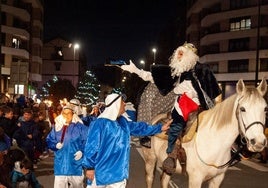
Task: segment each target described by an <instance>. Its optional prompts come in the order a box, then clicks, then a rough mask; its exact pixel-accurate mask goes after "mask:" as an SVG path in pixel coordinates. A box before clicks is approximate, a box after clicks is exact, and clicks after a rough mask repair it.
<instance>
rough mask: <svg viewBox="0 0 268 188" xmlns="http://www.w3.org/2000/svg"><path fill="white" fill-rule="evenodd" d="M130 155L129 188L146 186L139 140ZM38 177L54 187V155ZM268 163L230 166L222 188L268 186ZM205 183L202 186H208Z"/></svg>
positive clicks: (173, 185) (181, 186)
mask: <svg viewBox="0 0 268 188" xmlns="http://www.w3.org/2000/svg"><path fill="white" fill-rule="evenodd" d="M132 143H133V144H131V146H132V147H131V155H130V175H129V181H128V184H127V188H146V182H145V169H144V161H143V158H142V153H141V147H140V146H139V144H138V142H132ZM35 173H36V176H37V179H38V180H39V181H40V183H41V184H42V185H43V186H44V188H51V187H53V182H54V175H53V156H50V157H48V158H46V159H44V160H42V161H40V163H39V164H38V168H37V169H36V170H35ZM267 178H268V163H266V164H263V163H259V162H258V161H257V160H256V159H252V160H244V161H241V162H240V163H239V164H237V165H235V166H234V167H230V169H229V170H228V171H227V173H226V176H225V179H224V180H223V183H222V186H221V188H268V183H267ZM187 185H188V183H187V177H186V176H179V175H178V174H175V175H173V176H172V181H171V182H170V186H169V187H170V188H187ZM206 187H207V185H206V184H204V185H203V186H202V188H206ZM153 188H160V173H159V169H158V170H157V171H156V173H155V180H154V184H153Z"/></svg>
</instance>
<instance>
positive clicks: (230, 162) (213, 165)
mask: <svg viewBox="0 0 268 188" xmlns="http://www.w3.org/2000/svg"><path fill="white" fill-rule="evenodd" d="M242 98H243V97H241V98H240V99H242ZM240 99H238V105H237V108H236V112H238V107H239V101H240ZM238 114H239V113H236V119H237V121H238ZM241 120H242V123H243V127H244V129H245V133H246V131H247V130H248V129H249V128H250V127H252V126H253V125H255V124H261V125H262V126H263V127H265V125H264V124H263V123H262V122H260V121H255V122H252V123H251V124H249V125H248V126H246V124H245V123H244V121H243V118H242V116H241ZM238 124H240V122H239V121H238ZM198 126H199V113H198V115H197V129H196V132H197V130H198ZM238 127H239V132H240V135H241V133H242V131H241V126H240V125H239V126H238ZM195 137H196V136H195ZM243 138H244V135H243V137H242V138H241V142H242V144H243V145H246V143H245V142H243V141H242V139H243ZM195 151H196V153H197V156H198V158H199V160H200V161H201V162H202V163H204V164H205V165H207V166H212V167H215V168H218V169H220V168H225V167H227V166H232V164H233V162H234V161H235V159H236V157H237V156H238V155H240V154H241V151H242V147H239V149H238V150H235V151H234V154H233V156H231V159H230V160H229V161H227V162H226V163H225V164H223V165H215V164H211V163H207V162H205V161H204V160H203V159H202V158H201V156H200V155H199V153H198V151H197V147H196V138H195Z"/></svg>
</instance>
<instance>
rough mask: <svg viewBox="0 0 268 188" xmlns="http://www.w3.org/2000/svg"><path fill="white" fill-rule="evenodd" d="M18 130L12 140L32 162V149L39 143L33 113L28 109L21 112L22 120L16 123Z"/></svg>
mask: <svg viewBox="0 0 268 188" xmlns="http://www.w3.org/2000/svg"><path fill="white" fill-rule="evenodd" d="M18 125H19V129H18V130H17V131H16V132H15V133H14V135H13V138H14V139H15V140H16V141H17V144H18V146H19V147H20V148H21V149H22V150H23V151H24V152H25V153H26V155H27V156H28V157H29V159H30V160H31V161H32V162H35V164H34V167H35V168H36V167H37V166H36V161H34V159H35V158H34V148H35V146H36V142H38V141H39V135H40V134H39V131H38V129H37V125H36V123H35V122H34V120H33V112H32V110H31V109H30V108H25V109H24V111H23V117H22V120H21V121H20V122H19V123H18Z"/></svg>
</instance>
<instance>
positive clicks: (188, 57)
mask: <svg viewBox="0 0 268 188" xmlns="http://www.w3.org/2000/svg"><path fill="white" fill-rule="evenodd" d="M179 50H182V51H183V56H182V57H181V58H180V59H179V58H178V51H179ZM198 60H199V57H198V56H197V55H196V54H195V53H194V52H193V51H192V50H190V49H188V48H185V47H183V46H181V47H179V48H177V49H176V50H175V51H174V53H173V55H172V56H171V58H170V63H169V66H170V67H171V76H172V77H173V78H174V77H175V76H178V77H179V76H180V75H181V74H182V73H183V72H186V71H189V70H191V69H193V68H194V66H195V65H196V63H197V61H198Z"/></svg>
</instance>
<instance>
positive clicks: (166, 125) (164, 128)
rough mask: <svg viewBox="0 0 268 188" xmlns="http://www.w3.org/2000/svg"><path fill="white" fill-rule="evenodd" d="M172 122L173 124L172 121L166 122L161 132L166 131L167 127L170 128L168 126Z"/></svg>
mask: <svg viewBox="0 0 268 188" xmlns="http://www.w3.org/2000/svg"><path fill="white" fill-rule="evenodd" d="M172 122H173V119H171V120H168V121H167V122H166V123H165V124H164V125H162V128H161V130H162V131H167V130H168V129H169V127H170V125H171V123H172Z"/></svg>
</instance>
